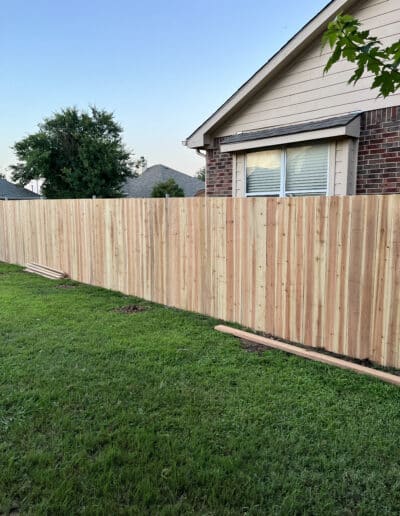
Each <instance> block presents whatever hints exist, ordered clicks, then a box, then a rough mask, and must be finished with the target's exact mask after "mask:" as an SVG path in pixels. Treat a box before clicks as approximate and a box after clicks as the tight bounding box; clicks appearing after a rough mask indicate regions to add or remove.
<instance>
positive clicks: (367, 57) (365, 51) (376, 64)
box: [322, 14, 400, 97]
mask: <svg viewBox="0 0 400 516" xmlns="http://www.w3.org/2000/svg"><path fill="white" fill-rule="evenodd" d="M322 43H323V45H324V46H325V45H327V44H328V45H329V46H330V47H331V49H332V50H333V53H332V55H331V57H330V58H329V60H328V62H327V64H326V66H325V72H327V71H328V70H330V69H331V67H332V66H333V65H334V64H335V63H336V62H337V61H339V60H340V59H346V60H347V61H350V62H351V63H355V64H356V70H355V71H354V73H353V75H352V76H351V77H350V79H349V83H350V84H356V83H357V81H359V80H360V78H361V77H362V76H363V74H364V72H366V71H368V72H370V73H372V75H373V76H374V81H373V83H372V89H374V88H376V89H378V90H379V93H380V95H382V96H383V97H387V96H388V95H390V94H391V93H395V92H396V91H397V90H398V89H399V87H400V71H399V64H400V41H397V42H395V43H393V44H391V45H389V46H386V47H385V46H384V45H383V44H382V42H381V41H380V40H379V39H378V38H376V37H375V36H371V34H370V31H368V30H361V23H360V22H359V21H358V20H357V19H356V18H354V17H353V16H351V15H349V14H341V15H339V16H337V17H336V18H335V19H334V20H333V21H332V22H330V23H329V24H328V28H327V30H326V31H325V33H324V35H323V38H322Z"/></svg>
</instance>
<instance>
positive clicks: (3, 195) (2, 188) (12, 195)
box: [0, 178, 40, 201]
mask: <svg viewBox="0 0 400 516" xmlns="http://www.w3.org/2000/svg"><path fill="white" fill-rule="evenodd" d="M0 199H3V200H4V199H9V200H10V201H17V200H24V199H26V200H29V199H40V195H37V194H35V193H34V192H31V191H30V190H27V189H26V188H23V187H22V186H17V185H14V184H13V183H10V181H7V179H1V178H0Z"/></svg>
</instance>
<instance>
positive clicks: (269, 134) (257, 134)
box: [222, 113, 360, 143]
mask: <svg viewBox="0 0 400 516" xmlns="http://www.w3.org/2000/svg"><path fill="white" fill-rule="evenodd" d="M358 116H360V113H350V114H348V115H343V116H336V117H334V118H326V119H324V120H317V121H315V122H306V123H304V124H296V125H289V126H285V127H272V128H269V129H263V130H261V131H253V132H248V133H240V134H234V135H232V136H227V137H225V138H223V139H222V143H239V142H249V141H252V140H260V139H262V138H273V137H274V136H288V135H289V134H298V133H303V132H310V131H319V130H321V129H332V128H333V127H343V126H346V125H348V124H349V123H350V122H352V121H353V120H354V119H355V118H356V117H358Z"/></svg>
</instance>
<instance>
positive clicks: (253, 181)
mask: <svg viewBox="0 0 400 516" xmlns="http://www.w3.org/2000/svg"><path fill="white" fill-rule="evenodd" d="M328 164H329V145H328V144H315V145H302V146H293V147H284V148H281V149H273V150H266V151H258V152H249V153H248V154H247V157H246V176H247V195H248V196H254V195H281V196H292V195H293V196H297V195H325V194H326V193H327V187H328Z"/></svg>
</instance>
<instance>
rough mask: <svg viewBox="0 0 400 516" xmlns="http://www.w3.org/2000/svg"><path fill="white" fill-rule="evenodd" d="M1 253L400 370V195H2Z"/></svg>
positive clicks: (12, 260) (20, 261)
mask: <svg viewBox="0 0 400 516" xmlns="http://www.w3.org/2000/svg"><path fill="white" fill-rule="evenodd" d="M0 260H2V261H5V262H10V263H18V264H21V265H24V264H26V263H27V262H37V263H41V264H43V265H47V266H50V267H54V268H57V269H62V270H64V271H65V272H67V274H68V275H70V277H71V278H73V279H76V280H78V281H82V282H84V283H90V284H93V285H98V286H103V287H106V288H110V289H115V290H120V291H122V292H124V293H127V294H133V295H136V296H139V297H143V298H145V299H149V300H152V301H155V302H158V303H162V304H167V305H170V306H175V307H178V308H182V309H186V310H191V311H196V312H200V313H204V314H207V315H211V316H214V317H217V318H221V319H224V320H227V321H232V322H237V323H240V324H242V325H244V326H248V327H252V328H254V329H256V330H260V331H263V332H266V333H270V334H273V335H276V336H279V337H282V338H286V339H289V340H292V341H294V342H301V343H303V344H306V345H309V346H313V347H324V348H325V349H327V350H329V351H333V352H337V353H341V354H347V355H349V356H352V357H355V358H360V359H365V358H369V359H371V360H373V361H374V362H377V363H379V364H382V365H387V366H394V367H400V342H399V341H400V196H396V195H394V196H358V197H332V198H325V197H315V198H314V197H310V198H293V199H273V198H270V199H267V198H257V199H230V198H227V199H212V198H194V199H105V200H102V199H95V200H55V201H52V200H51V201H2V202H0Z"/></svg>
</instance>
